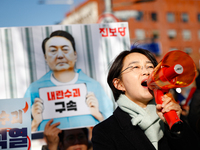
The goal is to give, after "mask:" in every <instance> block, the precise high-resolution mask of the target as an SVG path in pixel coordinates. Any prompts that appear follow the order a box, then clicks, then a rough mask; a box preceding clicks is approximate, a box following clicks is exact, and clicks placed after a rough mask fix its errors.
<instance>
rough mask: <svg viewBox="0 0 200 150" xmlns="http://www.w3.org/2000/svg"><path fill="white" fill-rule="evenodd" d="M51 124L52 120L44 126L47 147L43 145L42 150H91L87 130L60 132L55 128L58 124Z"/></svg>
mask: <svg viewBox="0 0 200 150" xmlns="http://www.w3.org/2000/svg"><path fill="white" fill-rule="evenodd" d="M52 122H53V119H51V120H49V121H48V122H47V124H46V126H45V129H44V137H45V139H46V142H47V145H43V146H42V150H92V145H91V142H90V141H89V139H88V129H87V128H76V129H67V130H61V129H59V128H57V126H58V125H59V124H60V122H57V123H55V124H52Z"/></svg>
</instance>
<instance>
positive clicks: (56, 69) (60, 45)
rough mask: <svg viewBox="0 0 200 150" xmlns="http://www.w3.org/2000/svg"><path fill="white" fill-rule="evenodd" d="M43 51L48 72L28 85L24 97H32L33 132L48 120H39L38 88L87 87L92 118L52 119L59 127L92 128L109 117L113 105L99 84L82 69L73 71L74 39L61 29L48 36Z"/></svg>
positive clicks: (41, 110)
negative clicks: (84, 85)
mask: <svg viewBox="0 0 200 150" xmlns="http://www.w3.org/2000/svg"><path fill="white" fill-rule="evenodd" d="M42 50H43V53H44V57H45V60H46V62H47V64H48V66H49V68H50V71H49V72H47V73H46V74H45V75H44V76H43V77H41V78H40V79H39V80H37V81H35V82H33V83H31V85H30V86H29V87H28V89H27V91H26V93H25V96H24V97H30V98H31V106H32V124H31V131H32V132H35V131H43V130H44V127H45V125H46V123H47V122H48V121H49V119H46V120H43V118H42V112H43V109H44V106H43V99H41V98H40V96H39V89H40V88H43V87H54V86H63V85H70V84H79V83H84V84H86V88H87V91H88V93H87V95H86V104H87V105H88V107H89V109H90V112H91V115H90V114H89V115H80V116H70V117H62V118H55V119H54V121H55V122H65V124H60V126H59V127H60V128H72V127H80V126H82V127H83V126H92V125H95V124H97V123H99V122H100V121H102V120H104V119H105V118H107V117H108V116H110V115H111V114H112V112H113V102H112V100H111V99H110V98H109V97H108V96H107V94H106V93H105V91H104V89H103V88H102V86H101V85H100V83H99V82H97V81H96V80H94V79H92V78H90V77H88V76H87V75H86V74H84V73H83V72H82V71H81V69H75V63H76V61H77V52H76V47H75V40H74V38H73V36H72V35H71V34H69V33H68V32H66V31H62V30H57V31H54V32H52V33H51V35H50V37H47V38H46V39H44V40H43V42H42ZM66 125H68V126H66Z"/></svg>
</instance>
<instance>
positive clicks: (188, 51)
mask: <svg viewBox="0 0 200 150" xmlns="http://www.w3.org/2000/svg"><path fill="white" fill-rule="evenodd" d="M184 52H186V53H187V54H191V53H192V48H190V47H186V48H184Z"/></svg>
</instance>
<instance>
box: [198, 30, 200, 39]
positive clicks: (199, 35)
mask: <svg viewBox="0 0 200 150" xmlns="http://www.w3.org/2000/svg"><path fill="white" fill-rule="evenodd" d="M198 39H199V40H200V30H199V31H198Z"/></svg>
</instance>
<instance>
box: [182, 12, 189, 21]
mask: <svg viewBox="0 0 200 150" xmlns="http://www.w3.org/2000/svg"><path fill="white" fill-rule="evenodd" d="M181 19H182V22H188V21H189V16H188V14H187V13H182V14H181Z"/></svg>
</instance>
